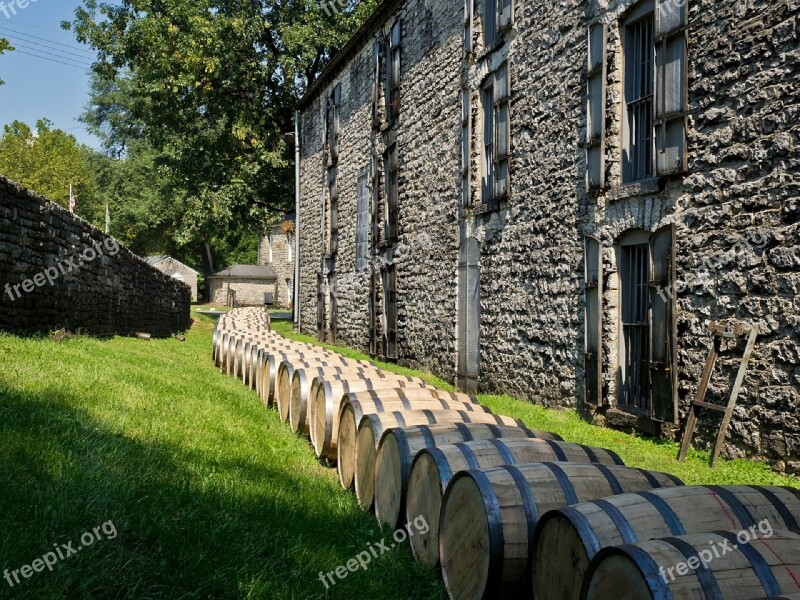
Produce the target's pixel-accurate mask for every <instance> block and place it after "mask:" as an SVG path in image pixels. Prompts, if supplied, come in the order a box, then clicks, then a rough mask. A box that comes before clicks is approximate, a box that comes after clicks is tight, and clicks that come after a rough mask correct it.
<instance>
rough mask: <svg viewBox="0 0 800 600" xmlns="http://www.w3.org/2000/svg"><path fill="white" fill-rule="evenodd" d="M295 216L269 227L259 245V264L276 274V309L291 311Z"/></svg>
mask: <svg viewBox="0 0 800 600" xmlns="http://www.w3.org/2000/svg"><path fill="white" fill-rule="evenodd" d="M294 227H295V223H294V215H293V214H292V215H287V216H286V217H284V218H283V220H282V221H281V222H280V223H275V224H274V225H270V226H269V227H267V233H266V235H264V236H263V237H262V238H261V240H260V242H259V245H258V264H259V265H260V266H265V267H270V268H271V269H272V270H273V271H274V272H275V277H276V283H275V307H276V308H287V309H291V308H292V306H293V296H294V253H295V247H294V245H295V238H294Z"/></svg>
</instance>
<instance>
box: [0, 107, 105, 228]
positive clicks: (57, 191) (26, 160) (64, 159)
mask: <svg viewBox="0 0 800 600" xmlns="http://www.w3.org/2000/svg"><path fill="white" fill-rule="evenodd" d="M52 125H53V124H52V123H51V122H50V121H48V120H47V119H41V120H39V121H37V123H36V131H35V132H34V131H33V130H32V129H31V128H30V127H29V126H28V125H26V124H25V123H22V122H21V121H14V122H13V123H11V125H6V126H5V127H4V133H3V136H2V138H0V173H3V174H4V175H5V176H6V177H8V178H9V179H12V180H14V181H17V182H19V183H21V184H22V185H24V186H25V187H28V188H30V189H32V190H33V191H35V192H37V193H38V194H41V195H42V196H44V197H46V198H47V199H49V200H51V201H53V202H56V203H58V204H60V205H61V206H63V207H65V208H68V207H69V186H70V184H72V186H73V190H74V192H75V195H76V196H77V198H78V201H79V202H78V214H80V215H81V216H84V217H85V218H87V219H89V220H91V219H93V218H95V217H96V213H97V208H98V207H97V203H98V198H97V189H96V187H95V185H94V178H93V176H92V172H91V170H90V168H89V166H88V164H87V156H88V155H89V154H90V153H92V152H93V151H92V150H91V149H90V148H85V147H81V146H80V145H79V144H78V142H77V140H76V139H75V136H73V135H70V134H68V133H65V132H64V131H62V130H60V129H52Z"/></svg>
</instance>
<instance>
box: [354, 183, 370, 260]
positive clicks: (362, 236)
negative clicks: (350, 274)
mask: <svg viewBox="0 0 800 600" xmlns="http://www.w3.org/2000/svg"><path fill="white" fill-rule="evenodd" d="M357 204H358V207H357V210H358V218H357V219H358V222H357V226H356V270H357V271H363V270H364V269H366V268H367V255H368V248H369V224H368V221H369V186H368V183H367V176H366V175H362V176H361V177H359V178H358V200H357Z"/></svg>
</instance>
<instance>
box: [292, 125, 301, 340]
mask: <svg viewBox="0 0 800 600" xmlns="http://www.w3.org/2000/svg"><path fill="white" fill-rule="evenodd" d="M294 163H295V164H294V184H295V200H294V302H293V303H292V309H293V311H292V312H293V313H294V330H295V331H297V332H299V331H300V111H297V110H296V111H295V112H294Z"/></svg>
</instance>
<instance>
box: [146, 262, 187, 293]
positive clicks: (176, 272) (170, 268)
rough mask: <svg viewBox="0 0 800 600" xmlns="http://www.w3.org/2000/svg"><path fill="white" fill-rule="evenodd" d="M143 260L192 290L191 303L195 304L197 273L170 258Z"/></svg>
mask: <svg viewBox="0 0 800 600" xmlns="http://www.w3.org/2000/svg"><path fill="white" fill-rule="evenodd" d="M145 260H146V261H147V262H148V263H149V264H150V265H152V266H153V267H155V268H156V269H158V270H159V271H161V272H162V273H166V274H167V275H169V276H170V277H172V278H174V279H177V280H178V281H182V282H183V283H185V284H186V285H188V286H189V287H190V288H192V302H197V276H198V275H199V273H198V272H197V271H195V270H194V269H193V268H191V267H190V266H188V265H185V264H183V263H182V262H180V261H178V260H175V259H174V258H172V257H171V256H148V257H147V258H146V259H145Z"/></svg>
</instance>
